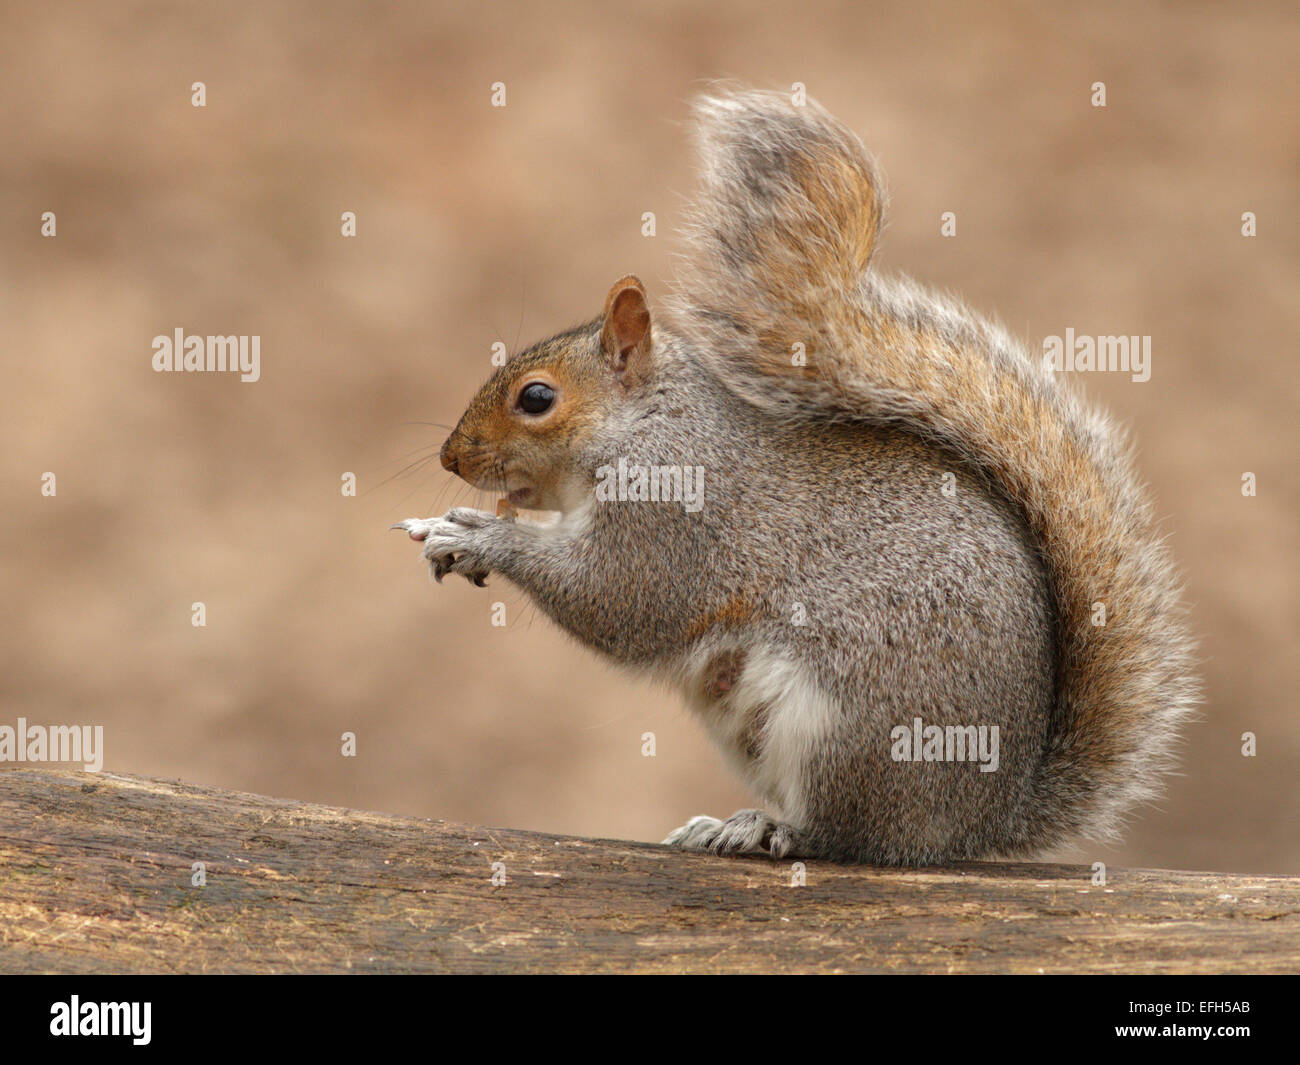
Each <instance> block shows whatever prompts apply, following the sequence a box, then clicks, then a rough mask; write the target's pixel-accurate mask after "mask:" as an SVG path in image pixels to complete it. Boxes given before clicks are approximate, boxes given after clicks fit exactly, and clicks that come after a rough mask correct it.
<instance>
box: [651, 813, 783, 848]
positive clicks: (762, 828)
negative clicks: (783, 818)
mask: <svg viewBox="0 0 1300 1065" xmlns="http://www.w3.org/2000/svg"><path fill="white" fill-rule="evenodd" d="M798 839H799V830H798V829H797V828H795V826H793V825H789V824H784V823H782V822H780V821H777V820H776V819H774V818H773V817H772V816H771V815H769V814H767V813H765V812H764V811H762V810H737V811H736V812H735V813H734V814H732V815H731V816H730V817H728V818H727V819H726V820H725V821H720V820H718V818H716V817H709V816H707V815H703V814H702V815H700V816H698V817H692V818H691V819H690V820H689V821H687V822H686V824H684V825H682V827H681V828H678V829H676V830H675V831H673V832H671V833H670V834H669V836H668V838H667V839H665V840H664V841H663V842H664V845H665V846H669V847H677V848H679V849H680V850H684V851H692V852H695V853H701V854H703V853H708V854H766V855H768V856H769V857H771V858H774V859H780V858H787V857H793V856H794V852H795V850H796V846H797V842H798Z"/></svg>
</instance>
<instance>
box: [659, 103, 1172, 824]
mask: <svg viewBox="0 0 1300 1065" xmlns="http://www.w3.org/2000/svg"><path fill="white" fill-rule="evenodd" d="M696 116H697V131H698V141H699V146H700V151H701V155H702V159H703V175H702V186H703V188H702V192H701V194H700V196H699V199H698V200H697V202H696V204H695V206H694V209H693V211H692V215H691V223H690V226H689V228H688V231H687V237H688V241H689V248H690V251H689V254H688V256H687V258H686V262H685V265H684V268H683V269H682V270H681V271H680V272H679V275H678V284H677V286H676V290H675V293H674V295H673V296H672V298H671V300H670V320H671V328H672V330H673V331H674V332H675V333H677V334H678V335H680V336H683V337H686V338H688V339H689V341H690V343H691V346H692V347H693V348H694V349H695V350H696V351H698V352H699V357H700V358H702V359H704V360H705V361H706V363H707V365H708V366H709V368H710V370H711V371H712V373H714V374H715V375H716V376H717V377H718V378H719V379H720V380H721V381H722V382H724V383H725V385H726V387H727V388H729V389H730V390H731V391H732V392H733V393H734V394H735V395H737V396H738V397H740V398H742V399H744V400H745V401H746V402H748V403H750V404H752V405H754V406H755V407H756V408H758V409H760V410H762V411H765V412H767V413H768V414H770V415H772V416H775V417H777V418H781V419H790V420H795V421H807V420H813V421H816V420H843V421H852V422H865V423H875V424H880V425H884V426H892V427H897V428H901V429H903V430H906V431H908V432H911V433H914V434H917V435H919V436H921V437H922V438H924V439H926V440H929V441H931V442H933V443H935V444H938V445H941V446H942V447H944V448H946V449H949V450H951V451H953V452H955V453H956V454H957V455H959V456H960V457H961V458H962V459H964V460H965V461H966V462H967V463H969V464H970V465H971V466H972V467H973V468H974V469H976V470H978V471H980V472H981V473H982V474H983V475H984V476H985V477H986V478H987V479H988V480H989V481H990V482H991V483H992V484H993V485H994V486H995V487H996V489H997V490H998V491H1000V492H1001V493H1002V494H1003V495H1004V496H1005V497H1006V498H1007V499H1008V500H1010V501H1011V502H1012V504H1013V505H1014V506H1015V507H1016V508H1017V509H1018V510H1019V511H1020V512H1021V513H1022V514H1023V517H1024V520H1025V523H1026V525H1027V527H1028V529H1029V530H1030V533H1031V535H1032V538H1033V540H1034V542H1035V544H1036V546H1037V548H1038V551H1039V552H1040V555H1041V558H1042V561H1043V564H1044V567H1045V570H1046V574H1047V580H1048V584H1049V587H1050V590H1051V593H1052V596H1053V599H1054V606H1055V613H1056V619H1057V621H1056V624H1057V631H1056V656H1055V657H1056V682H1055V683H1056V699H1055V707H1054V710H1053V713H1052V715H1051V719H1050V721H1049V722H1048V727H1047V734H1046V740H1045V744H1044V750H1043V755H1042V758H1041V761H1040V762H1039V764H1038V768H1037V771H1036V772H1035V773H1034V776H1033V779H1032V782H1031V785H1030V787H1031V794H1032V798H1031V801H1029V802H1028V803H1027V804H1026V807H1025V810H1024V815H1025V817H1026V828H1025V831H1024V843H1025V846H1026V848H1028V847H1043V846H1047V845H1049V844H1051V843H1053V842H1056V841H1057V840H1059V839H1060V838H1062V837H1063V836H1065V835H1068V834H1073V833H1075V832H1085V833H1086V834H1088V835H1089V836H1092V837H1108V836H1113V835H1114V833H1115V831H1116V830H1117V829H1118V827H1119V824H1120V820H1121V818H1122V816H1123V814H1124V813H1125V811H1127V810H1128V809H1129V808H1131V807H1132V806H1133V805H1134V804H1135V803H1138V802H1141V801H1147V800H1150V799H1152V798H1153V797H1154V796H1155V795H1156V794H1157V788H1158V784H1159V780H1160V777H1161V775H1162V774H1163V773H1164V772H1166V771H1167V770H1168V769H1169V768H1170V767H1171V763H1172V758H1173V753H1174V752H1173V750H1172V745H1173V744H1174V742H1175V741H1176V737H1177V729H1178V726H1179V724H1180V722H1181V721H1182V719H1183V718H1184V717H1185V716H1186V715H1187V714H1188V713H1189V711H1190V709H1191V707H1192V706H1193V704H1194V703H1195V701H1196V697H1197V685H1196V682H1195V680H1194V678H1193V672H1192V666H1193V645H1192V641H1191V638H1190V637H1189V634H1188V631H1187V629H1186V626H1185V622H1184V609H1183V607H1182V604H1181V602H1180V586H1179V580H1178V578H1177V576H1176V573H1175V570H1174V567H1173V564H1172V562H1171V559H1170V556H1169V553H1168V551H1167V550H1166V548H1165V547H1164V545H1163V543H1162V541H1161V538H1160V536H1159V534H1158V533H1157V532H1156V530H1155V528H1154V523H1153V518H1152V513H1151V504H1150V502H1149V501H1148V498H1147V495H1146V493H1145V491H1144V490H1143V487H1142V485H1141V483H1140V482H1139V480H1138V479H1137V476H1136V474H1135V472H1134V463H1133V457H1132V451H1131V449H1130V447H1129V445H1128V443H1127V441H1126V439H1125V436H1124V434H1123V433H1122V432H1121V431H1120V430H1119V429H1117V428H1116V427H1115V426H1114V425H1113V424H1112V423H1111V422H1110V420H1109V419H1108V418H1107V417H1106V416H1105V415H1104V414H1102V413H1100V412H1098V411H1097V410H1095V409H1093V408H1091V407H1089V406H1087V405H1086V404H1085V403H1084V402H1083V401H1082V400H1081V399H1080V398H1079V396H1078V395H1077V394H1076V393H1075V392H1074V391H1073V390H1072V389H1071V388H1070V387H1067V385H1066V384H1065V383H1064V382H1063V381H1062V380H1061V379H1060V378H1059V377H1058V376H1056V375H1055V374H1054V373H1053V372H1052V371H1051V370H1050V369H1049V368H1046V367H1045V366H1044V365H1043V364H1042V363H1040V362H1038V361H1035V360H1034V359H1033V358H1032V357H1031V356H1030V355H1029V353H1028V352H1027V351H1026V350H1025V349H1024V348H1023V346H1022V345H1021V344H1019V343H1018V342H1017V341H1016V340H1015V339H1013V338H1012V337H1011V336H1010V335H1009V334H1007V333H1006V332H1005V331H1004V330H1003V329H1001V328H1000V327H998V326H996V325H994V324H991V323H989V322H986V321H983V320H981V319H978V318H976V317H974V316H973V315H971V314H970V312H968V311H966V310H965V309H963V308H960V307H958V306H956V305H955V304H949V303H947V302H946V301H944V300H942V299H940V298H938V297H936V296H934V295H933V294H930V293H928V292H924V291H922V290H921V289H919V288H918V287H917V286H915V285H913V284H912V283H911V282H910V281H907V280H903V279H886V278H884V277H881V276H880V275H879V274H877V273H876V272H875V271H874V270H873V269H872V268H871V258H872V253H873V251H874V249H875V245H876V240H877V237H878V235H879V232H880V229H881V224H882V217H883V207H884V203H883V192H882V187H881V183H880V180H879V179H878V177H877V174H876V169H875V166H874V164H873V162H872V160H871V158H870V157H869V155H868V154H867V152H866V150H865V148H864V147H863V145H862V143H861V142H860V141H859V140H858V138H857V137H856V136H855V135H854V134H853V133H851V132H850V131H849V130H847V129H846V128H845V127H843V126H842V125H840V124H839V123H838V122H836V121H835V120H834V119H833V118H832V117H831V116H830V115H829V114H827V113H826V112H825V111H824V110H822V108H820V107H819V106H818V105H816V104H815V103H812V102H811V101H809V102H808V103H807V104H806V105H803V106H794V105H792V103H791V102H790V100H789V98H788V97H786V96H783V95H781V94H778V93H766V92H758V91H738V92H721V93H718V94H715V95H712V96H707V97H704V98H702V99H701V100H700V101H699V102H698V103H697V105H696Z"/></svg>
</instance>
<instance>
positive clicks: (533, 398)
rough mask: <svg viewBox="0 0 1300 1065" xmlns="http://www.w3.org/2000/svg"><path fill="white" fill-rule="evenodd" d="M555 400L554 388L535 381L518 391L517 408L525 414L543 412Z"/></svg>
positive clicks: (549, 407)
mask: <svg viewBox="0 0 1300 1065" xmlns="http://www.w3.org/2000/svg"><path fill="white" fill-rule="evenodd" d="M554 402H555V389H553V388H551V387H550V385H544V384H542V383H541V382H540V381H535V382H533V384H531V385H529V386H528V387H527V388H525V389H524V390H523V391H522V392H520V393H519V409H520V410H521V411H523V412H524V413H525V414H545V413H546V412H547V411H548V410H550V409H551V404H552V403H554Z"/></svg>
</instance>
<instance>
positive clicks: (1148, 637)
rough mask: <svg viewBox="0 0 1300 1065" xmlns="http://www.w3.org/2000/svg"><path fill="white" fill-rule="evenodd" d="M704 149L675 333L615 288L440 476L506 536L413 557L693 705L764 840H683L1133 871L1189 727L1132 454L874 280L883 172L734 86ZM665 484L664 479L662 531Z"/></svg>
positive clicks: (890, 283)
mask: <svg viewBox="0 0 1300 1065" xmlns="http://www.w3.org/2000/svg"><path fill="white" fill-rule="evenodd" d="M694 117H695V130H696V135H697V142H698V147H699V151H700V154H701V156H702V163H703V165H702V178H701V185H702V189H701V191H700V193H699V195H698V198H697V200H696V202H695V203H694V205H693V207H692V209H691V210H690V211H689V213H688V216H687V217H688V219H689V221H688V224H687V226H686V230H685V241H686V245H687V248H688V253H687V254H686V256H685V257H684V260H685V261H684V264H683V267H682V269H681V270H680V272H679V274H678V278H677V282H676V284H675V285H674V287H673V289H672V291H671V292H670V293H669V294H668V296H667V298H666V299H665V301H664V303H665V306H664V308H663V309H662V311H661V312H656V314H655V315H654V316H653V317H652V316H651V314H650V310H649V306H648V301H647V295H646V291H645V288H644V286H643V285H642V284H641V282H640V281H638V280H637V279H636V278H635V277H630V276H629V277H624V278H622V279H621V280H619V281H617V282H616V283H615V284H614V285H613V287H612V288H611V289H610V290H609V293H608V296H607V297H606V300H605V306H604V312H603V314H601V315H600V316H599V317H597V318H595V319H593V320H592V321H590V322H587V323H586V324H585V325H581V326H578V327H577V328H575V329H571V330H569V331H568V332H564V333H560V334H559V335H557V336H554V337H552V338H550V339H549V340H544V341H542V342H540V343H538V344H534V345H533V346H531V347H529V348H527V350H524V351H521V352H518V353H515V354H513V355H511V356H510V357H509V358H508V359H507V361H506V362H505V363H504V365H502V366H500V367H499V368H497V369H496V371H495V372H494V373H493V375H492V376H491V378H490V380H488V382H487V383H486V384H485V385H484V386H483V387H482V389H481V390H480V391H479V392H478V394H477V395H476V396H475V397H474V399H473V400H472V402H471V403H470V405H469V407H468V409H467V410H466V411H465V414H464V416H463V417H462V418H461V419H460V422H459V424H458V425H457V426H456V427H455V429H454V431H452V432H451V434H450V436H449V437H448V438H447V440H446V443H445V444H444V445H443V447H442V452H441V460H442V464H443V466H444V467H445V468H446V469H447V470H449V471H450V472H452V473H453V474H456V475H458V476H459V477H461V478H462V479H464V480H465V481H467V482H468V483H469V484H471V485H473V486H476V487H479V488H482V489H487V490H489V491H492V492H500V493H505V494H506V498H505V499H504V500H503V501H502V505H504V506H505V507H506V508H507V512H506V513H505V514H504V515H502V516H498V515H497V514H490V513H486V512H481V511H477V510H472V509H466V508H456V509H453V510H451V511H449V512H448V513H447V514H445V515H444V516H442V517H439V518H431V519H409V520H407V521H404V522H400V523H398V525H397V526H394V527H395V528H402V529H404V530H406V531H407V532H408V533H409V534H410V536H411V537H412V538H414V539H416V540H420V541H423V548H422V558H423V559H424V560H426V561H427V562H428V563H429V564H430V567H431V569H432V572H433V574H434V575H435V576H436V577H437V578H438V580H439V581H441V579H442V577H443V576H444V575H445V574H447V573H455V574H460V575H463V576H465V577H467V578H468V579H470V580H472V581H474V582H475V583H477V584H482V583H483V581H484V578H485V577H486V576H487V575H489V574H499V575H500V576H502V577H503V578H505V579H506V580H507V581H509V582H510V583H512V584H514V585H516V586H517V587H518V588H520V589H522V590H523V591H524V592H525V593H526V594H527V595H528V596H529V597H531V599H532V600H533V601H534V602H535V603H536V604H537V605H538V606H539V607H540V608H541V609H542V610H543V611H544V612H545V613H546V614H547V615H548V616H549V617H550V618H552V619H553V620H554V621H555V622H556V623H557V624H558V625H560V626H561V627H562V628H563V629H564V630H566V631H567V632H568V633H570V634H571V635H572V636H574V637H576V638H577V639H578V640H579V641H580V642H581V643H583V644H585V645H587V646H588V647H590V648H593V649H595V650H596V651H598V652H600V653H601V654H603V655H604V656H606V657H607V658H608V659H611V660H612V661H613V662H615V663H618V664H620V665H622V666H624V667H628V668H630V669H632V670H634V671H636V672H638V673H639V674H642V675H648V676H650V677H653V678H658V679H660V680H663V681H666V682H668V683H669V684H670V685H671V686H672V687H674V688H676V689H679V690H680V691H681V692H682V693H683V694H684V696H685V699H686V702H687V703H688V705H689V706H690V707H691V709H692V710H693V711H694V712H695V714H696V715H697V716H698V717H699V719H700V720H701V721H702V723H703V725H704V726H705V728H706V730H707V731H708V733H709V734H710V735H711V737H712V739H713V740H714V741H715V742H716V743H717V745H718V746H719V747H720V749H721V751H722V753H723V755H724V757H725V759H726V761H727V762H729V763H730V765H731V766H732V767H733V768H734V769H735V770H736V771H737V772H738V773H739V775H740V777H741V778H742V779H743V781H744V782H745V783H746V784H747V785H748V787H749V788H750V789H751V790H752V791H753V792H754V793H756V794H757V795H758V796H761V798H762V800H763V802H764V803H765V804H766V808H765V809H763V810H758V809H753V810H741V811H739V812H737V813H735V814H733V815H732V816H731V817H728V818H725V819H717V818H712V817H695V818H692V819H691V820H690V821H688V822H687V823H686V824H685V825H683V826H682V827H681V828H679V829H677V830H676V831H675V832H673V833H672V834H671V835H670V836H669V837H668V838H667V839H666V840H664V842H665V843H667V844H671V845H674V846H677V847H680V848H684V849H686V850H689V851H710V852H713V853H718V854H733V853H746V852H762V853H766V854H768V855H770V856H771V857H773V858H825V859H829V860H832V861H841V862H870V863H875V864H886V865H921V864H939V863H945V862H950V861H957V860H970V859H978V858H986V857H995V856H996V857H1012V856H1018V855H1026V854H1032V853H1034V852H1041V851H1042V850H1044V849H1046V848H1048V847H1051V846H1053V845H1056V844H1058V843H1060V842H1063V841H1065V840H1067V839H1069V838H1071V837H1075V836H1085V837H1087V838H1091V839H1100V840H1113V839H1115V838H1116V837H1117V835H1118V832H1119V829H1120V828H1121V827H1122V825H1123V822H1124V818H1125V815H1126V814H1127V813H1128V812H1130V811H1131V809H1132V808H1133V807H1134V806H1135V805H1136V804H1139V803H1142V802H1149V801H1150V800H1152V799H1153V798H1154V797H1156V795H1157V794H1158V786H1159V784H1160V781H1161V778H1162V776H1163V775H1164V774H1165V773H1166V772H1167V771H1168V770H1169V769H1171V768H1172V765H1173V761H1174V755H1175V748H1176V744H1177V739H1178V733H1179V726H1180V724H1181V723H1182V722H1183V720H1184V719H1185V718H1186V717H1187V716H1188V715H1189V713H1190V712H1191V710H1192V708H1193V707H1194V705H1195V703H1196V701H1197V700H1198V698H1199V686H1198V682H1197V680H1196V678H1195V676H1194V674H1193V666H1194V663H1193V658H1194V646H1193V641H1192V639H1191V637H1190V635H1189V632H1188V629H1187V624H1186V610H1185V607H1184V606H1183V605H1182V602H1181V586H1180V579H1179V577H1178V575H1177V572H1176V570H1175V567H1174V565H1173V562H1172V560H1171V556H1170V553H1169V551H1168V549H1167V548H1166V546H1165V545H1164V542H1163V539H1162V538H1161V536H1159V535H1158V533H1157V532H1156V530H1155V529H1154V527H1153V526H1154V522H1153V517H1152V506H1151V503H1150V501H1149V499H1148V497H1147V493H1146V491H1145V489H1144V487H1143V486H1142V484H1141V483H1140V482H1139V480H1138V479H1137V477H1136V475H1135V472H1134V462H1133V458H1132V452H1131V448H1130V446H1129V444H1128V443H1127V441H1126V437H1125V435H1124V434H1123V433H1122V432H1121V431H1120V430H1119V429H1117V428H1116V427H1115V426H1114V425H1113V424H1112V422H1111V421H1110V420H1109V419H1108V417H1107V416H1106V415H1104V414H1102V413H1100V412H1099V411H1097V410H1095V409H1093V408H1092V407H1090V406H1088V405H1086V404H1085V402H1084V401H1083V400H1082V399H1081V398H1080V397H1079V396H1078V395H1076V393H1075V392H1074V390H1073V388H1072V387H1068V386H1067V385H1066V384H1065V383H1064V382H1063V381H1062V379H1061V378H1060V377H1059V376H1058V375H1056V374H1054V373H1053V372H1052V371H1051V369H1050V368H1048V367H1046V366H1044V365H1043V364H1042V363H1041V362H1039V361H1038V360H1035V359H1033V358H1031V356H1030V355H1029V354H1028V352H1027V351H1026V350H1025V348H1024V347H1023V345H1022V344H1021V343H1019V342H1018V341H1017V340H1016V339H1015V338H1013V337H1012V336H1011V335H1009V334H1008V333H1007V332H1006V331H1005V330H1004V329H1003V328H1002V327H1001V326H1000V325H998V324H996V323H993V322H991V321H988V320H985V319H984V318H982V317H979V316H977V315H976V314H974V313H972V312H971V311H969V310H967V309H966V308H964V307H963V306H961V305H959V304H957V303H956V302H954V301H952V300H950V299H947V298H943V297H940V296H937V295H934V294H931V293H930V292H928V291H926V290H924V289H922V288H921V287H920V286H919V285H917V284H916V283H914V282H912V281H911V280H908V279H905V278H900V277H889V276H885V275H884V274H882V273H880V272H879V271H878V270H877V268H876V266H875V265H874V264H873V262H872V255H873V252H874V251H875V246H876V243H877V239H878V237H879V234H880V231H881V225H882V220H883V212H884V193H883V191H882V184H881V180H880V178H879V177H878V175H877V169H876V165H875V163H874V161H873V159H872V158H871V156H870V155H869V154H868V152H867V150H866V148H865V147H864V146H863V144H862V142H861V141H860V140H859V139H858V137H857V136H856V135H855V134H854V133H852V132H851V131H850V130H849V129H847V128H846V127H845V126H843V125H842V124H840V123H839V122H838V121H837V120H836V119H834V118H833V117H832V116H831V115H830V114H829V113H828V112H827V111H825V110H824V109H823V108H822V107H820V106H819V105H818V104H816V103H814V102H812V101H807V102H805V103H803V104H801V105H797V106H796V105H795V104H794V103H792V102H791V100H790V99H789V98H788V97H786V96H783V95H781V94H778V93H769V92H764V91H759V90H748V89H715V90H712V91H710V92H709V93H708V94H706V95H705V96H703V97H701V98H699V99H698V100H697V101H696V102H695V105H694ZM645 470H650V471H651V472H652V473H653V472H654V471H664V470H667V471H676V475H677V476H676V480H674V477H666V478H660V479H659V480H658V481H656V482H655V487H662V488H664V491H662V492H660V493H658V494H659V495H660V496H661V498H657V499H656V498H654V496H655V494H656V493H655V492H654V491H653V490H649V491H647V488H646V485H647V483H648V482H647V480H646V478H645V476H644V475H643V472H642V471H645ZM612 471H620V473H619V475H618V477H617V478H615V477H614V476H613V472H612ZM692 474H693V476H692ZM683 478H687V479H691V480H693V481H695V482H696V483H695V484H694V485H693V488H694V489H695V495H696V496H697V497H699V498H696V499H695V504H696V505H694V506H692V505H690V503H689V501H687V500H685V499H684V498H683V497H682V493H681V492H679V491H677V485H678V482H679V481H681V480H682V479H683ZM615 482H617V483H616V484H615ZM611 489H613V490H611ZM701 489H702V491H701ZM619 496H624V497H625V498H619ZM516 507H518V508H523V509H527V510H539V511H553V512H558V514H559V517H558V518H557V519H555V520H553V521H552V522H551V523H550V524H543V523H540V522H539V523H531V522H522V521H516V520H514V516H513V508H516ZM990 737H991V739H990ZM976 748H978V754H979V763H980V764H978V765H977V764H974V755H975V750H976Z"/></svg>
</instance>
